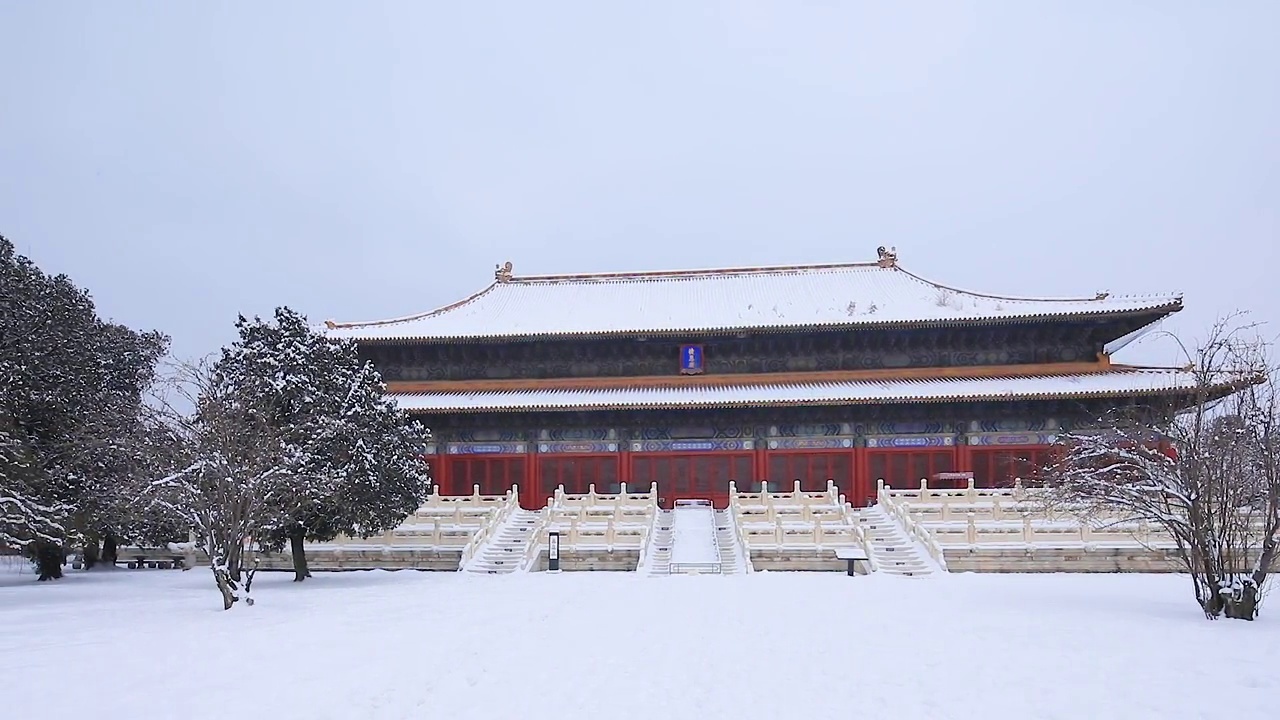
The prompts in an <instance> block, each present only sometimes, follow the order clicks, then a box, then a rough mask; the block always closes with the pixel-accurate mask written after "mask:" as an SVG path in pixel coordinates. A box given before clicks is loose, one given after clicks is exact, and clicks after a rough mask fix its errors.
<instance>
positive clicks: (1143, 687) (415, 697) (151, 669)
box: [0, 569, 1280, 720]
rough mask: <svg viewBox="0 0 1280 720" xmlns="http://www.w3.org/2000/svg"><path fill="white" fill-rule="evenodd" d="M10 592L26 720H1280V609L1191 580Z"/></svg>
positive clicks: (424, 581) (262, 583)
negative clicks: (1218, 614) (1253, 611)
mask: <svg viewBox="0 0 1280 720" xmlns="http://www.w3.org/2000/svg"><path fill="white" fill-rule="evenodd" d="M290 579H291V575H289V574H270V575H268V574H263V575H260V576H259V578H258V580H257V582H256V583H255V590H257V591H258V592H257V593H256V594H257V598H258V604H257V605H255V606H254V607H252V608H236V609H235V610H232V611H231V612H225V613H224V612H222V611H221V610H220V609H219V608H220V604H219V600H218V596H217V593H216V591H215V589H214V587H213V583H212V579H211V577H210V574H209V573H208V571H207V570H203V569H201V570H194V571H191V572H179V571H162V570H155V571H128V570H119V571H108V572H92V573H84V572H72V573H70V574H69V575H68V577H67V578H66V579H64V580H62V581H60V582H57V583H35V582H34V581H33V576H32V575H30V574H28V573H22V574H18V573H14V572H9V573H7V574H0V696H3V697H4V699H5V704H4V709H3V713H2V714H3V716H4V717H11V718H24V719H26V720H44V719H46V718H49V719H57V720H61V719H63V718H67V719H72V718H88V717H94V718H120V719H122V720H142V719H144V718H145V719H148V720H149V719H151V718H157V719H159V718H182V719H183V720H203V719H205V718H208V719H210V720H214V719H216V720H225V719H226V718H229V717H234V718H270V719H272V720H284V719H286V718H299V719H303V718H308V719H310V718H333V719H335V720H338V719H341V720H363V719H365V718H415V719H419V718H448V719H450V720H461V719H464V718H485V719H486V720H494V719H505V718H529V719H540V718H556V719H557V720H559V719H563V718H591V719H592V720H595V719H597V718H600V719H608V720H627V719H630V718H643V719H644V720H664V719H671V720H677V719H683V718H699V719H700V720H710V719H717V718H735V719H738V718H762V719H763V718H768V719H769V720H778V719H780V718H781V719H786V720H790V719H793V718H794V719H801V718H814V719H815V720H816V719H818V718H822V719H823V720H827V719H829V718H854V717H865V718H885V719H888V718H893V719H905V718H948V719H963V718H983V719H984V720H990V719H992V718H1019V719H1021V718H1063V719H1070V720H1081V719H1083V718H1126V719H1130V720H1131V719H1136V718H1161V719H1168V718H1214V719H1215V720H1217V719H1220V718H1232V719H1233V720H1247V719H1250V718H1274V717H1275V716H1276V715H1275V713H1276V711H1277V708H1278V707H1280V671H1278V668H1280V665H1277V662H1280V660H1277V659H1278V658H1280V606H1273V607H1271V608H1268V610H1270V612H1271V613H1276V614H1277V615H1272V614H1268V613H1265V612H1264V615H1263V618H1262V620H1260V621H1258V622H1256V623H1253V624H1247V623H1241V622H1234V621H1225V620H1224V621H1219V622H1216V623H1211V622H1208V621H1205V620H1203V619H1201V616H1200V615H1199V614H1198V613H1197V611H1196V607H1195V605H1194V603H1193V602H1192V600H1191V598H1190V597H1189V593H1190V589H1189V587H1188V585H1187V583H1186V581H1185V580H1184V579H1182V578H1178V577H1171V576H1155V575H1145V576H1139V575H1106V576H1103V575H1095V576H1065V575H1057V576H1008V575H1004V576H1000V575H954V576H948V577H939V578H930V579H926V580H909V579H901V578H894V577H883V576H873V577H858V578H850V577H847V576H845V575H844V574H843V573H821V574H816V573H815V574H782V573H756V574H754V575H747V576H735V577H721V576H693V577H670V578H647V577H639V576H636V575H633V574H629V573H561V574H558V575H550V574H545V573H538V574H531V575H523V574H518V575H509V576H478V575H472V574H470V573H417V572H411V571H404V572H399V573H391V572H364V573H346V574H328V573H319V574H317V575H316V577H315V578H314V579H313V580H311V581H308V582H307V583H305V584H301V585H296V584H294V583H292V582H290Z"/></svg>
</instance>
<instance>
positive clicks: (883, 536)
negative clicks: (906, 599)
mask: <svg viewBox="0 0 1280 720" xmlns="http://www.w3.org/2000/svg"><path fill="white" fill-rule="evenodd" d="M858 525H859V526H860V527H861V528H862V529H863V531H864V532H865V533H866V534H867V538H868V539H869V540H870V544H871V559H872V560H873V561H875V564H876V570H877V571H878V572H882V573H885V574H888V575H901V576H904V577H923V576H927V575H932V574H933V565H932V563H930V562H929V561H928V560H926V559H925V557H924V555H923V554H922V553H921V552H920V550H919V548H917V547H916V543H915V542H914V541H912V539H911V538H910V537H908V536H907V534H906V533H905V532H903V530H902V526H901V525H899V524H898V523H897V522H896V521H895V520H894V519H893V518H891V517H889V515H888V513H886V512H885V511H884V510H883V509H881V508H880V507H879V506H872V507H869V508H862V509H861V510H860V511H858Z"/></svg>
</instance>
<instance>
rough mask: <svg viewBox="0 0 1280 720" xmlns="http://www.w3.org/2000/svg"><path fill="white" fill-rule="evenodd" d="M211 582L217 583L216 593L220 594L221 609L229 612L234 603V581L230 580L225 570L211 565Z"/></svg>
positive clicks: (215, 564)
mask: <svg viewBox="0 0 1280 720" xmlns="http://www.w3.org/2000/svg"><path fill="white" fill-rule="evenodd" d="M213 580H214V582H216V583H218V591H219V592H221V593H222V609H223V610H230V609H231V606H232V605H234V604H235V602H236V586H235V581H234V580H232V579H231V577H230V575H229V574H228V573H227V571H226V569H225V568H221V567H218V565H217V563H214V565H213Z"/></svg>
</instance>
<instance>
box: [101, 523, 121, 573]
mask: <svg viewBox="0 0 1280 720" xmlns="http://www.w3.org/2000/svg"><path fill="white" fill-rule="evenodd" d="M118 559H119V555H118V554H117V553H116V534H115V533H113V532H111V531H110V530H108V531H107V534H106V536H105V537H103V538H102V562H103V564H104V565H110V566H111V567H115V566H116V560H118Z"/></svg>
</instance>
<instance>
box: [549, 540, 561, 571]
mask: <svg viewBox="0 0 1280 720" xmlns="http://www.w3.org/2000/svg"><path fill="white" fill-rule="evenodd" d="M547 570H549V571H550V572H560V533H559V532H558V531H556V530H552V531H551V532H550V533H549V534H548V535H547Z"/></svg>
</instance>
